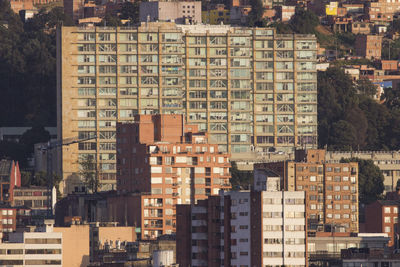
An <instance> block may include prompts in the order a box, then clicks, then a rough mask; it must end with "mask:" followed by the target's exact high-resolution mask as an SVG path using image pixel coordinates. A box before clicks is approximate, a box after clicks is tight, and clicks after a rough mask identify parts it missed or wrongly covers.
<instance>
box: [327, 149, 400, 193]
mask: <svg viewBox="0 0 400 267" xmlns="http://www.w3.org/2000/svg"><path fill="white" fill-rule="evenodd" d="M341 158H345V159H346V158H360V159H365V160H372V161H373V162H374V164H375V165H376V166H378V167H379V169H381V171H382V173H383V177H384V178H385V179H384V181H383V183H384V186H385V191H386V192H390V191H395V190H396V184H397V180H399V179H400V152H398V151H351V152H343V151H327V153H326V154H325V160H326V162H331V163H337V162H339V161H340V159H341Z"/></svg>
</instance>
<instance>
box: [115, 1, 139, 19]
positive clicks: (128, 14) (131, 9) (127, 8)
mask: <svg viewBox="0 0 400 267" xmlns="http://www.w3.org/2000/svg"><path fill="white" fill-rule="evenodd" d="M139 5H140V2H139V1H135V2H133V3H132V2H124V3H123V4H122V7H121V14H120V15H119V18H120V19H128V20H129V21H130V23H138V22H139Z"/></svg>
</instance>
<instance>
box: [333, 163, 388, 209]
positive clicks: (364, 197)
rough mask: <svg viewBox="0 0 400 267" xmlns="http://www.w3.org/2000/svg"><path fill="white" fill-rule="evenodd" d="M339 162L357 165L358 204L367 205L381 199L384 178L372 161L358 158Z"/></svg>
mask: <svg viewBox="0 0 400 267" xmlns="http://www.w3.org/2000/svg"><path fill="white" fill-rule="evenodd" d="M340 162H357V163H358V170H359V173H358V190H359V195H358V196H359V201H360V204H369V203H372V202H374V201H375V200H378V199H380V198H381V197H382V193H383V190H384V189H385V188H384V185H383V181H384V177H383V174H382V172H381V170H380V169H379V167H378V166H376V165H375V164H374V162H373V161H372V160H364V159H360V158H350V159H341V160H340Z"/></svg>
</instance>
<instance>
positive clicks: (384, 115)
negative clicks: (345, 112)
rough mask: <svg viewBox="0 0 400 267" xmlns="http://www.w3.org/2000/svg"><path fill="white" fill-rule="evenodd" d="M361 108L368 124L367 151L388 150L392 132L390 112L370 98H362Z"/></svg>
mask: <svg viewBox="0 0 400 267" xmlns="http://www.w3.org/2000/svg"><path fill="white" fill-rule="evenodd" d="M359 107H360V109H361V110H362V113H364V115H365V117H366V118H367V122H368V128H367V137H366V145H365V149H368V150H380V149H387V146H386V145H385V143H386V142H387V138H388V136H387V135H388V132H389V130H390V129H389V128H390V120H391V114H390V111H389V110H388V109H387V108H386V107H385V106H384V105H381V104H379V103H377V102H376V101H375V100H373V99H372V98H370V97H361V98H360V104H359ZM393 126H395V125H393Z"/></svg>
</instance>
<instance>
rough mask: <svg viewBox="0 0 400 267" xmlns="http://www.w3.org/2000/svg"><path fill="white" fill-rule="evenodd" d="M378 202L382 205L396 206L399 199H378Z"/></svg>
mask: <svg viewBox="0 0 400 267" xmlns="http://www.w3.org/2000/svg"><path fill="white" fill-rule="evenodd" d="M378 203H379V204H381V205H382V206H398V205H399V204H400V201H398V200H378Z"/></svg>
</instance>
